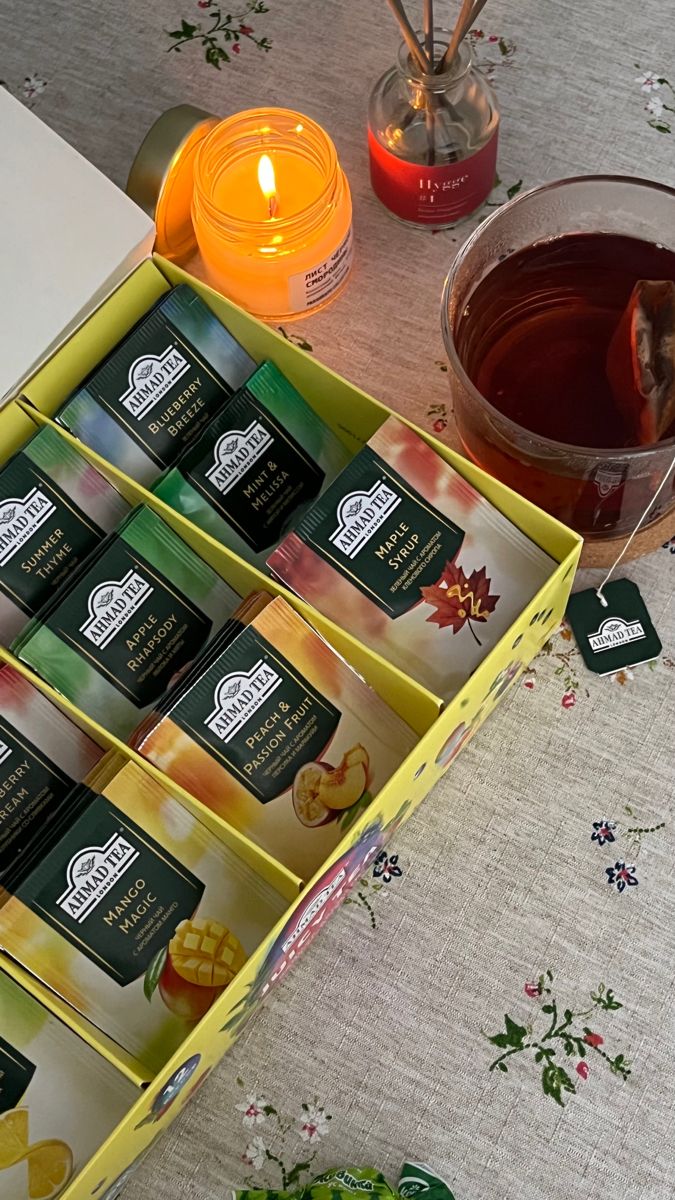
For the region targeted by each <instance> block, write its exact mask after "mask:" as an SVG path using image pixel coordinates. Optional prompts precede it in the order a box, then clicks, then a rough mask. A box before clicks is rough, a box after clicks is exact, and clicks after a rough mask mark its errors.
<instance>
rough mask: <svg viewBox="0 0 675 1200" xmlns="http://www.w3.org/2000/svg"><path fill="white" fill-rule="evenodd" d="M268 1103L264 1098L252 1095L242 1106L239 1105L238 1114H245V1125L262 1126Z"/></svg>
mask: <svg viewBox="0 0 675 1200" xmlns="http://www.w3.org/2000/svg"><path fill="white" fill-rule="evenodd" d="M266 1103H267V1102H266V1100H265V1097H264V1096H256V1095H250V1096H247V1097H246V1099H245V1100H244V1101H243V1103H242V1104H237V1106H236V1107H237V1112H241V1113H243V1114H244V1116H243V1122H244V1125H248V1126H251V1125H262V1124H263V1122H264V1120H265V1104H266Z"/></svg>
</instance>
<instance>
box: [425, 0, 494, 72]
mask: <svg viewBox="0 0 675 1200" xmlns="http://www.w3.org/2000/svg"><path fill="white" fill-rule="evenodd" d="M486 3H487V0H464V2H463V4H462V7H461V10H460V13H459V16H458V18H457V22H456V24H455V28H454V29H453V31H452V37H451V39H450V45H449V46H448V48H447V50H446V51H445V54H444V55H443V57H442V59H441V60H440V62H439V64H438V66H437V67H436V68H435V70H436V74H437V75H441V74H442V73H443V71H447V69H448V67H449V66H450V65H451V64H452V62H453V60H454V57H455V55H456V54H457V51H458V50H459V47H460V46H461V44H462V42H463V41H464V38H465V37H466V35H467V33H468V32H469V30H470V29H471V27H472V25H473V24H474V22H475V21H476V20H477V19H478V16H479V14H480V13H481V12H482V11H483V9H484V8H485V5H486Z"/></svg>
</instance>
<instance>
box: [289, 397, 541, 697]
mask: <svg viewBox="0 0 675 1200" xmlns="http://www.w3.org/2000/svg"><path fill="white" fill-rule="evenodd" d="M267 561H268V564H269V566H270V567H271V569H272V571H273V572H274V574H275V575H277V576H278V577H279V579H281V580H282V581H283V582H284V583H285V584H286V585H287V586H288V587H290V588H291V589H292V590H293V591H294V592H295V593H296V594H297V595H298V596H301V597H302V598H303V599H304V600H307V601H309V603H310V604H312V605H314V607H315V608H318V609H319V611H320V612H322V613H325V615H326V616H328V617H331V618H332V619H333V620H334V621H336V622H337V623H339V624H341V625H342V626H343V627H344V628H345V629H348V630H349V631H350V632H351V633H353V634H355V636H356V637H358V638H359V639H360V640H361V641H362V642H364V643H365V644H366V645H368V646H370V647H371V648H372V649H374V650H376V651H378V653H379V654H381V655H382V657H383V658H386V659H388V660H389V662H391V663H394V665H395V666H397V667H400V669H401V670H402V671H405V672H406V673H407V674H408V675H411V676H412V677H413V678H414V679H417V680H418V681H419V682H420V683H422V684H424V685H425V686H426V687H428V688H429V689H430V690H431V691H433V692H434V693H435V694H436V695H438V696H440V697H441V698H442V699H444V700H448V699H450V698H451V697H452V696H454V695H455V693H456V692H457V691H458V690H459V689H460V688H461V687H462V685H463V684H464V683H466V681H467V679H468V678H469V676H470V674H471V673H472V671H473V670H475V668H476V667H477V666H478V664H479V663H480V662H481V661H482V660H483V659H484V658H485V656H486V654H488V652H489V651H490V650H491V649H492V648H493V646H495V645H496V644H497V642H498V641H499V639H500V638H501V637H502V636H503V635H504V633H505V632H506V631H507V629H508V628H509V627H510V626H511V625H512V623H513V622H514V621H515V620H516V618H517V617H518V616H519V615H520V613H521V612H522V610H523V608H525V606H526V605H527V604H528V603H529V601H530V600H532V598H533V597H534V596H535V595H536V593H537V592H538V590H539V588H540V587H542V586H543V584H544V583H545V582H546V580H547V579H548V578H549V577H550V574H551V572H552V571H553V570H554V568H555V563H554V562H553V560H552V559H551V558H549V556H548V555H547V554H545V553H544V552H543V551H542V550H540V549H539V547H538V546H536V545H535V544H534V542H532V541H530V539H529V538H527V537H526V536H525V534H524V533H521V531H520V530H519V529H518V528H517V527H516V526H515V525H513V524H512V523H511V521H509V520H508V519H507V518H506V517H505V516H503V514H502V513H500V512H499V510H498V509H496V508H494V506H493V505H492V504H490V503H489V501H488V500H486V499H485V498H484V497H483V496H481V495H480V493H479V492H477V491H476V489H475V488H474V487H472V486H471V484H470V483H468V482H467V481H466V479H464V478H463V477H462V476H461V475H460V474H458V472H457V471H455V470H454V468H453V467H451V466H450V465H449V464H448V463H446V462H445V461H444V459H442V458H440V456H439V455H438V454H436V453H435V451H434V450H432V449H431V447H430V446H428V445H427V444H426V442H425V441H424V440H423V438H421V437H419V435H418V434H416V433H414V432H413V431H412V430H411V429H409V428H408V426H407V425H404V424H403V423H402V422H401V421H398V420H397V419H396V418H395V417H389V418H388V419H387V420H386V421H385V422H384V424H383V425H382V426H381V427H380V428H379V429H378V430H377V432H376V433H375V434H374V435H373V437H372V438H371V439H370V441H369V442H368V444H367V445H366V446H365V447H364V448H363V450H361V451H360V452H359V454H357V455H356V457H355V458H354V459H353V460H352V462H351V463H350V464H349V466H348V467H347V468H346V469H345V470H344V471H343V472H342V474H341V475H340V476H339V477H338V478H337V479H336V481H335V483H334V484H333V485H332V486H331V487H330V488H328V490H327V491H326V492H325V494H324V495H323V496H322V497H321V499H320V500H318V501H317V502H316V503H315V504H314V505H313V506H312V508H311V510H310V511H309V513H307V515H306V516H305V517H304V518H303V519H302V520H301V521H300V522H299V523H298V525H297V526H296V528H295V531H294V532H293V533H290V534H289V535H288V536H287V537H286V538H285V539H284V541H283V542H282V543H281V545H280V546H279V547H278V549H277V550H275V551H274V553H273V554H272V555H271V556H270V557H269V558H268V560H267Z"/></svg>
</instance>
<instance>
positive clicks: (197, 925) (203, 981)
mask: <svg viewBox="0 0 675 1200" xmlns="http://www.w3.org/2000/svg"><path fill="white" fill-rule="evenodd" d="M169 958H170V959H171V963H172V966H173V968H174V970H175V972H176V974H177V975H180V977H181V979H184V980H186V982H187V983H193V984H197V985H199V986H200V987H217V988H221V987H227V985H228V983H231V982H232V980H233V979H234V977H235V975H236V974H237V971H239V970H240V969H241V968H242V967H243V965H244V963H245V962H246V951H245V950H244V948H243V946H242V944H241V942H240V941H239V938H237V937H235V935H234V934H233V933H231V932H230V930H229V929H226V927H225V926H224V925H221V924H220V922H219V921H212V920H211V919H210V918H207V917H204V918H199V917H196V918H195V919H193V920H192V921H181V923H180V925H179V926H178V928H177V929H176V932H175V934H174V936H173V937H172V939H171V941H170V942H169Z"/></svg>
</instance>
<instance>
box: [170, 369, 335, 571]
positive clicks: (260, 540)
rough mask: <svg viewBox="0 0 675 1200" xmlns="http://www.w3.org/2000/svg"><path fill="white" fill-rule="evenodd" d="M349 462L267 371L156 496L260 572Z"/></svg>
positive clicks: (280, 379) (325, 429)
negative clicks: (291, 530) (273, 552)
mask: <svg viewBox="0 0 675 1200" xmlns="http://www.w3.org/2000/svg"><path fill="white" fill-rule="evenodd" d="M348 461H349V452H348V451H347V449H346V447H345V446H343V445H342V442H341V441H340V440H339V438H337V437H336V436H335V434H334V433H333V431H332V430H331V429H330V428H329V426H328V425H326V424H325V422H324V421H322V420H321V418H320V417H319V416H317V414H316V413H315V412H314V410H313V409H312V408H311V407H310V406H309V404H307V403H306V401H305V400H303V398H302V396H301V395H300V393H299V392H297V391H296V389H295V388H294V387H293V385H292V384H291V383H290V382H289V381H288V379H286V377H285V376H284V375H283V374H282V373H281V371H279V369H278V368H277V367H275V366H274V364H273V363H271V362H266V363H263V365H262V366H261V367H259V368H258V370H257V371H256V372H255V374H254V375H252V376H251V378H250V379H249V380H248V381H247V383H246V385H245V386H244V387H243V388H241V389H240V391H239V392H238V393H237V394H236V395H235V396H234V397H233V398H232V399H231V400H230V402H229V403H228V404H227V405H226V406H225V408H224V409H223V410H222V412H220V413H218V414H217V416H215V417H214V418H213V419H212V420H211V422H210V423H209V425H208V426H207V427H206V429H205V430H204V432H203V433H202V434H201V435H200V437H199V438H198V439H197V440H196V441H194V442H193V443H192V444H191V445H190V446H189V447H188V448H187V450H186V451H185V452H184V453H183V455H182V456H181V458H180V459H179V461H178V462H177V463H176V464H175V465H174V467H173V468H171V470H169V471H168V472H167V473H166V474H165V475H164V476H163V477H162V478H161V479H160V480H158V482H157V483H156V484H155V486H154V489H153V491H154V492H155V495H157V496H160V497H161V499H162V500H165V501H166V503H167V504H170V505H171V507H172V508H175V509H176V510H177V511H178V512H180V513H182V514H183V516H185V517H188V518H189V519H190V520H191V521H192V522H193V523H194V524H195V525H198V526H199V528H200V529H203V530H204V532H205V533H210V534H211V536H212V537H214V538H216V540H217V541H218V542H221V543H222V544H223V545H225V546H229V548H230V549H231V550H234V551H235V553H237V554H239V555H240V556H241V557H242V558H245V559H246V560H247V561H248V562H250V563H253V565H254V566H257V567H260V568H262V569H264V566H265V556H266V553H269V551H270V549H271V547H273V546H275V545H276V544H277V543H278V541H279V540H280V538H281V537H283V535H284V533H285V532H286V530H287V529H288V528H290V526H291V525H292V524H293V522H294V521H297V520H298V519H299V518H300V517H301V516H302V514H303V513H304V512H305V510H306V509H307V507H308V506H309V504H310V503H311V502H312V501H313V500H314V499H315V498H316V497H317V496H318V495H320V493H321V492H322V491H323V490H324V488H326V487H328V486H329V484H330V483H332V481H333V480H334V479H335V477H336V475H338V474H339V472H340V471H341V470H342V469H343V468H344V467H345V466H346V464H347V462H348Z"/></svg>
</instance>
